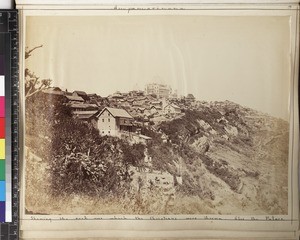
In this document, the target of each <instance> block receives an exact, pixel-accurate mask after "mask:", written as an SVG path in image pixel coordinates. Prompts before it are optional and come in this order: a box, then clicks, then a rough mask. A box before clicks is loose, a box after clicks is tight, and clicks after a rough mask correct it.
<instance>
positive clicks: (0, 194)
mask: <svg viewBox="0 0 300 240" xmlns="http://www.w3.org/2000/svg"><path fill="white" fill-rule="evenodd" d="M0 201H4V202H5V181H0Z"/></svg>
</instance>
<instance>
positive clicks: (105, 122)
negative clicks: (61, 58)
mask: <svg viewBox="0 0 300 240" xmlns="http://www.w3.org/2000/svg"><path fill="white" fill-rule="evenodd" d="M42 92H43V93H45V94H52V95H56V96H60V97H62V98H64V100H65V101H64V102H65V104H66V106H68V107H69V108H70V110H71V113H72V115H73V117H74V118H77V119H80V120H82V121H86V122H90V123H91V124H92V125H93V126H94V127H95V128H97V129H98V130H99V133H100V134H101V135H111V136H122V135H126V136H128V135H130V134H131V135H132V139H136V141H139V142H147V141H149V140H150V138H149V137H147V136H144V135H142V134H141V133H140V129H141V127H142V126H148V125H150V124H151V122H153V121H155V119H172V118H174V117H176V116H180V115H182V110H184V109H185V108H191V107H193V106H196V105H197V101H195V98H194V96H193V95H192V94H188V95H187V96H186V97H185V98H184V99H182V98H177V97H174V95H172V94H171V90H170V88H169V87H167V86H166V85H162V84H157V86H156V85H155V84H151V85H150V86H147V87H146V91H141V90H133V91H130V92H128V93H121V92H115V93H114V94H112V95H109V96H108V97H101V96H99V95H97V94H87V93H86V92H83V91H74V92H68V91H67V90H65V91H63V90H61V89H60V88H58V87H50V88H47V89H45V90H43V91H42ZM156 93H158V94H156ZM136 134H138V138H136V136H137V135H136Z"/></svg>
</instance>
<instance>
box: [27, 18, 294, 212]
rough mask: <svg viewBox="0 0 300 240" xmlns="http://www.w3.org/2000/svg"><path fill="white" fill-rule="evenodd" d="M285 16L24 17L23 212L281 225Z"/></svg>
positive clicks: (286, 134) (285, 160)
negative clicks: (237, 219) (231, 218)
mask: <svg viewBox="0 0 300 240" xmlns="http://www.w3.org/2000/svg"><path fill="white" fill-rule="evenodd" d="M289 20H290V19H289V17H285V16H234V17H233V16H204V15H197V14H189V15H168V14H157V15H152V16H149V15H142V14H141V15H138V14H137V15H134V14H132V15H128V16H127V15H102V16H28V17H27V18H26V25H25V28H26V35H25V47H26V49H25V64H24V65H25V74H24V76H25V80H24V86H23V87H24V106H25V122H24V131H25V137H24V144H25V148H24V156H25V159H24V166H25V168H24V174H25V175H24V176H25V177H24V179H25V185H24V187H25V190H24V201H25V203H24V208H25V214H29V215H109V214H127V215H183V214H184V215H204V214H205V215H206V214H209V215H221V216H222V215H287V214H288V207H289V196H288V193H289V171H288V168H289V164H290V163H289V146H290V145H289V141H290V130H289V127H290V107H289V106H290V105H289V104H290V89H291V82H290V79H291V74H292V73H291V71H290V69H291V67H290V65H291V57H290V49H291V45H290V44H291V43H290V26H289V24H290V23H289Z"/></svg>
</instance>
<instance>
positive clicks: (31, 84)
mask: <svg viewBox="0 0 300 240" xmlns="http://www.w3.org/2000/svg"><path fill="white" fill-rule="evenodd" d="M42 47H43V45H40V46H37V47H34V48H32V49H28V48H26V50H25V59H28V58H29V57H30V56H31V53H32V52H33V51H34V50H36V49H38V48H42ZM51 82H52V80H51V79H40V78H39V77H38V76H36V75H35V73H34V72H31V71H30V70H29V69H28V68H26V69H25V99H27V98H28V97H30V96H32V95H34V94H36V93H38V92H40V91H42V90H44V89H46V88H49V87H50V85H51Z"/></svg>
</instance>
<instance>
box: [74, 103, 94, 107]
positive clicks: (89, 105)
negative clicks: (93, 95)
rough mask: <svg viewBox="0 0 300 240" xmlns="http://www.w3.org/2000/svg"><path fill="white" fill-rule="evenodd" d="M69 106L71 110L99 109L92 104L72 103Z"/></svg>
mask: <svg viewBox="0 0 300 240" xmlns="http://www.w3.org/2000/svg"><path fill="white" fill-rule="evenodd" d="M69 106H70V107H71V108H98V106H97V105H96V104H92V103H72V104H70V105H69Z"/></svg>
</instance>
